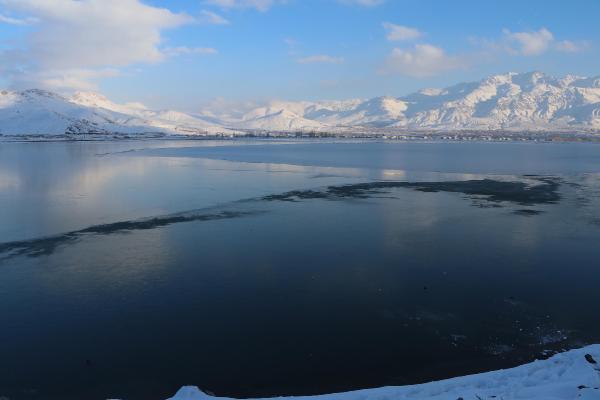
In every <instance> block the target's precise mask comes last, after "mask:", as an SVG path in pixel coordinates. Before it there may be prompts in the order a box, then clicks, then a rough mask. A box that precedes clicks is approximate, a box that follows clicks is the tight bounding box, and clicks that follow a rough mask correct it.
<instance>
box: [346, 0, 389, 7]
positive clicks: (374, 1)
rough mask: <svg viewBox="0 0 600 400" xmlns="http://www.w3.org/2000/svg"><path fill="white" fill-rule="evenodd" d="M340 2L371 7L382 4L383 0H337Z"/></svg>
mask: <svg viewBox="0 0 600 400" xmlns="http://www.w3.org/2000/svg"><path fill="white" fill-rule="evenodd" d="M338 1H339V2H340V3H342V4H352V5H358V6H365V7H373V6H378V5H380V4H383V3H384V2H385V0H338Z"/></svg>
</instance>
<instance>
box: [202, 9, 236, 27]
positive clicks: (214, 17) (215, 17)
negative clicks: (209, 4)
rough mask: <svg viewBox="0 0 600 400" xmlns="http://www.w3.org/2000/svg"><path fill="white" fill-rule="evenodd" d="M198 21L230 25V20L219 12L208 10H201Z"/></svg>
mask: <svg viewBox="0 0 600 400" xmlns="http://www.w3.org/2000/svg"><path fill="white" fill-rule="evenodd" d="M198 22H200V23H202V24H209V25H229V21H228V20H227V19H225V18H223V17H222V16H220V15H219V14H217V13H214V12H212V11H208V10H202V11H200V18H198Z"/></svg>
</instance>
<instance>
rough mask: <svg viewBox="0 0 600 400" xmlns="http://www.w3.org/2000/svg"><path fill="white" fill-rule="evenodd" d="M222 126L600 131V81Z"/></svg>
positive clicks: (490, 83) (478, 91) (315, 110)
mask: <svg viewBox="0 0 600 400" xmlns="http://www.w3.org/2000/svg"><path fill="white" fill-rule="evenodd" d="M223 123H224V124H225V125H227V124H229V125H232V126H237V127H240V128H256V129H264V130H295V129H304V130H328V129H332V128H334V127H372V128H382V127H386V128H398V129H410V130H523V129H525V130H564V129H570V130H600V77H596V78H582V77H576V76H571V75H569V76H565V77H562V78H555V77H551V76H548V75H545V74H543V73H541V72H530V73H523V74H517V73H508V74H503V75H494V76H491V77H489V78H486V79H484V80H482V81H479V82H472V83H461V84H458V85H455V86H452V87H449V88H445V89H425V90H421V91H419V92H417V93H413V94H410V95H408V96H404V97H398V98H395V97H376V98H373V99H369V100H365V101H362V100H349V101H339V102H335V101H330V102H273V103H271V104H269V105H267V106H265V107H261V108H257V109H255V110H252V111H250V112H248V113H247V114H246V115H245V116H244V117H243V118H241V119H240V120H238V121H226V120H225V121H223Z"/></svg>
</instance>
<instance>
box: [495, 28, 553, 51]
mask: <svg viewBox="0 0 600 400" xmlns="http://www.w3.org/2000/svg"><path fill="white" fill-rule="evenodd" d="M503 33H504V35H505V37H506V38H507V39H508V40H509V41H512V42H515V43H516V44H517V45H518V46H519V48H518V50H517V51H518V53H519V54H521V55H524V56H537V55H540V54H542V53H545V52H546V51H547V50H548V49H549V48H550V45H551V44H552V42H553V41H554V35H553V34H552V32H550V31H549V30H548V29H546V28H541V29H540V30H538V31H532V32H511V31H509V30H507V29H505V30H504V31H503Z"/></svg>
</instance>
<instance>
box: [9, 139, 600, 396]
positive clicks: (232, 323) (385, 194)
mask: <svg viewBox="0 0 600 400" xmlns="http://www.w3.org/2000/svg"><path fill="white" fill-rule="evenodd" d="M378 182H385V183H384V184H381V183H378ZM599 257H600V146H596V145H579V144H482V143H378V142H367V143H306V142H302V143H279V142H276V143H265V142H210V141H202V142H184V141H179V142H177V141H174V142H167V141H158V142H142V141H136V142H108V143H91V142H90V143H1V144H0V276H1V279H0V360H1V361H0V396H6V397H8V398H10V399H11V400H12V399H36V400H37V399H50V400H52V399H84V398H85V399H107V398H122V399H124V400H126V399H132V400H137V399H148V400H154V399H156V400H158V399H161V400H162V399H164V398H166V397H169V396H171V395H172V394H173V393H175V391H176V390H177V389H178V388H179V387H181V386H182V385H189V384H193V385H197V386H199V387H201V388H202V389H205V390H209V391H211V392H213V393H215V394H217V395H223V396H237V397H255V396H271V395H290V394H315V393H326V392H333V391H341V390H350V389H357V388H365V387H374V386H381V385H398V384H406V383H416V382H424V381H428V380H432V379H440V378H446V377H451V376H456V375H462V374H466V373H473V372H479V371H484V370H490V369H496V368H503V367H509V366H514V365H517V364H520V363H523V362H525V361H529V360H531V359H533V358H535V357H540V356H542V355H543V354H548V352H552V351H560V350H562V349H568V348H573V347H578V346H581V345H584V344H587V343H598V342H599V341H600V314H599V313H598V312H597V311H596V308H597V304H600V291H599V290H598V283H599V282H600V269H599V264H598V261H597V260H598V259H599Z"/></svg>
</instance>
